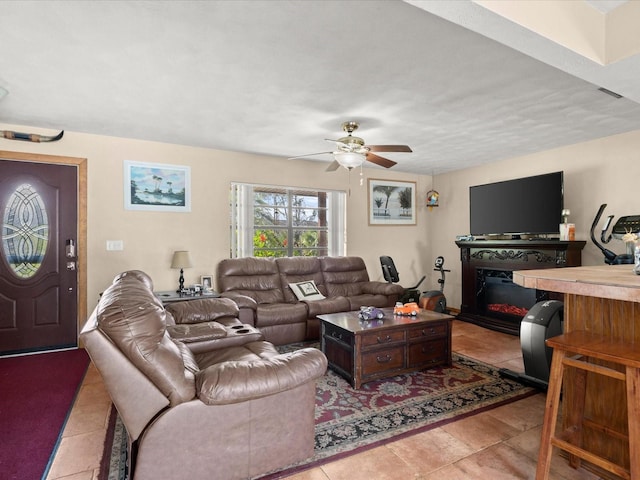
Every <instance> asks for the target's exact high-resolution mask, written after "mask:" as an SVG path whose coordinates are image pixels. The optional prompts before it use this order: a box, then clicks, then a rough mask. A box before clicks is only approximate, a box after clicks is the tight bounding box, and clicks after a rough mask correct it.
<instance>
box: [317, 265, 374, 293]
mask: <svg viewBox="0 0 640 480" xmlns="http://www.w3.org/2000/svg"><path fill="white" fill-rule="evenodd" d="M320 265H321V267H322V275H323V277H324V284H325V287H326V289H327V296H329V297H339V296H343V297H350V296H355V295H360V294H361V293H363V290H362V289H363V285H364V284H365V283H367V282H369V274H368V273H367V267H366V265H365V264H364V260H363V259H362V258H360V257H321V258H320Z"/></svg>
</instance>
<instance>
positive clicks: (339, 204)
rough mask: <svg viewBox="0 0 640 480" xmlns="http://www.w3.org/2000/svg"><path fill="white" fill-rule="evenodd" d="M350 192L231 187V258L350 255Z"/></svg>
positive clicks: (251, 186) (269, 187) (246, 185)
mask: <svg viewBox="0 0 640 480" xmlns="http://www.w3.org/2000/svg"><path fill="white" fill-rule="evenodd" d="M345 202H346V194H345V192H339V191H329V190H309V189H302V188H296V187H272V186H266V185H249V184H245V183H232V184H231V257H232V258H237V257H251V256H255V257H296V256H325V255H332V256H338V255H344V254H345V209H346V206H345Z"/></svg>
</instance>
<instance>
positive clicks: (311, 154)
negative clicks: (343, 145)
mask: <svg viewBox="0 0 640 480" xmlns="http://www.w3.org/2000/svg"><path fill="white" fill-rule="evenodd" d="M327 153H333V152H318V153H307V154H305V155H296V156H295V157H288V158H287V160H293V159H296V158H302V157H313V156H314V155H325V154H327Z"/></svg>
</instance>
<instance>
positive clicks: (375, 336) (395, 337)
mask: <svg viewBox="0 0 640 480" xmlns="http://www.w3.org/2000/svg"><path fill="white" fill-rule="evenodd" d="M404 338H405V337H404V331H403V330H397V331H394V332H385V331H382V332H372V333H367V334H365V335H362V348H366V347H374V346H380V345H386V344H387V343H395V342H404Z"/></svg>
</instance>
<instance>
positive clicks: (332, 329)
mask: <svg viewBox="0 0 640 480" xmlns="http://www.w3.org/2000/svg"><path fill="white" fill-rule="evenodd" d="M323 327H324V337H325V338H333V339H334V340H337V341H338V342H342V343H344V344H346V345H349V346H351V347H353V334H352V333H350V332H347V331H345V330H343V329H342V328H339V327H336V326H335V325H331V324H330V323H323Z"/></svg>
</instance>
